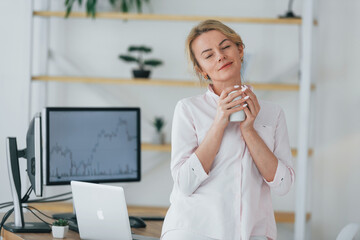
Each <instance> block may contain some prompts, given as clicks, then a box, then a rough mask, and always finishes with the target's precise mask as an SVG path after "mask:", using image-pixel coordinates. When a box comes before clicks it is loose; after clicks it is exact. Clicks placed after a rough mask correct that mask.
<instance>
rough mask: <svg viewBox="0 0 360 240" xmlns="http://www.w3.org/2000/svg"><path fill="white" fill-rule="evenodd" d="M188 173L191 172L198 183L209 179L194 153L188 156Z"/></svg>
mask: <svg viewBox="0 0 360 240" xmlns="http://www.w3.org/2000/svg"><path fill="white" fill-rule="evenodd" d="M189 160H190V161H189V162H190V164H189V166H190V171H192V172H193V173H194V174H195V176H196V178H197V179H198V181H199V182H202V181H204V180H205V179H206V178H208V177H209V175H207V174H206V172H205V170H204V168H203V166H202V164H201V162H200V160H199V158H198V157H197V156H196V154H195V153H193V154H192V155H191V156H190V159H189Z"/></svg>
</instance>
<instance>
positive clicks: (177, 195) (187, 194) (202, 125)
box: [161, 20, 295, 240]
mask: <svg viewBox="0 0 360 240" xmlns="http://www.w3.org/2000/svg"><path fill="white" fill-rule="evenodd" d="M186 49H187V53H188V57H189V59H190V61H191V63H192V65H193V68H194V70H195V72H196V74H197V75H198V76H199V78H200V79H205V80H207V81H209V82H210V84H209V85H208V90H207V92H206V93H204V94H202V95H199V96H195V97H190V98H186V99H182V100H180V101H179V102H178V104H177V105H176V108H175V112H174V118H173V126H172V156H171V173H172V177H173V180H174V187H173V191H172V193H171V196H170V202H171V206H170V208H169V210H168V212H167V215H166V218H165V221H164V225H163V229H162V237H161V239H163V240H177V239H183V240H192V239H194V240H195V239H196V240H213V239H221V240H234V239H239V240H240V239H241V240H248V239H251V240H260V239H261V240H263V239H264V240H266V239H272V240H274V239H276V224H275V219H274V211H273V208H272V201H271V191H273V192H274V193H276V194H278V195H284V194H286V193H287V192H288V191H289V189H290V188H291V186H292V184H293V182H294V176H295V173H294V170H293V167H292V162H291V161H292V160H291V150H290V145H289V139H288V132H287V127H286V121H285V116H284V112H283V110H282V109H281V108H280V107H279V106H278V105H275V104H273V103H270V102H265V101H260V100H258V99H257V97H256V95H255V94H254V92H253V91H252V89H251V87H248V86H245V85H242V82H241V74H240V70H241V66H242V62H243V57H244V44H243V42H242V40H241V38H240V36H239V35H238V34H237V33H235V32H234V31H233V30H232V29H231V28H229V27H228V26H226V25H224V24H222V23H221V22H219V21H216V20H207V21H204V22H201V23H200V24H198V25H197V26H195V27H194V28H193V29H192V30H191V32H190V34H189V36H188V38H187V41H186ZM234 91H235V92H234ZM231 92H233V93H232V94H229V93H231ZM239 96H241V99H238V97H239ZM235 98H236V99H238V100H236V99H235ZM238 111H244V112H245V116H246V118H245V120H244V121H242V122H230V121H229V116H230V115H231V114H232V113H235V112H238Z"/></svg>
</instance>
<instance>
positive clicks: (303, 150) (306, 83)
mask: <svg viewBox="0 0 360 240" xmlns="http://www.w3.org/2000/svg"><path fill="white" fill-rule="evenodd" d="M312 1H313V0H304V1H303V14H302V16H303V19H279V18H240V17H219V16H185V15H159V14H124V13H117V12H107V13H97V14H96V18H99V19H113V20H119V19H122V20H136V21H138V20H141V21H194V22H198V21H203V20H205V19H209V18H211V19H217V20H220V21H222V22H226V23H229V22H232V23H247V24H249V23H250V24H266V25H269V24H275V25H279V24H283V25H294V26H301V27H302V29H301V30H302V34H301V57H302V58H301V71H302V74H301V80H300V84H283V83H255V82H251V83H250V84H251V85H252V86H253V87H254V88H255V89H256V90H264V91H299V93H300V94H299V96H300V101H299V102H300V110H299V115H300V117H299V118H300V121H299V129H298V133H299V141H298V146H299V147H298V148H297V149H292V154H293V156H294V157H295V156H296V157H297V158H298V167H297V185H296V187H297V196H296V201H297V203H296V214H294V213H285V214H282V213H278V212H276V213H275V216H277V217H276V219H277V221H279V222H287V223H295V239H296V240H303V239H305V224H306V222H307V221H309V220H310V219H311V214H310V213H306V208H305V200H306V178H307V176H306V171H307V160H308V157H309V156H312V155H313V150H312V149H308V125H309V105H310V104H309V98H310V94H311V90H314V89H315V86H314V85H313V84H311V81H310V79H311V69H310V66H311V37H312V33H311V30H312V27H313V26H314V25H317V22H316V21H314V20H313V16H312V14H313V7H312ZM64 16H65V12H64V11H33V12H32V16H31V18H32V19H33V18H34V17H42V18H51V17H58V18H64ZM69 17H70V18H87V16H86V14H85V13H83V12H72V13H71V14H70V16H69ZM31 39H32V36H31ZM29 79H30V81H31V82H35V81H37V82H49V81H57V82H66V83H89V84H133V85H144V86H146V85H157V86H175V87H199V86H200V85H199V84H198V83H197V82H195V81H184V80H170V79H150V80H149V79H137V80H134V79H127V78H102V77H81V76H80V77H79V76H76V77H75V76H49V75H41V76H29ZM30 88H31V87H30ZM30 96H31V89H30ZM30 107H31V106H30ZM141 148H142V150H146V151H160V152H170V150H171V146H170V144H166V145H153V144H148V143H143V144H142V147H141Z"/></svg>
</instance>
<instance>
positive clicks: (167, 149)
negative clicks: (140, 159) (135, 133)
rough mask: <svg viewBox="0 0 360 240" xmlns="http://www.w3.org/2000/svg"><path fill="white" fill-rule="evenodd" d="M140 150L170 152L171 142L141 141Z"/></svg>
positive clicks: (293, 153) (293, 152) (310, 150)
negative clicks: (152, 142) (153, 142)
mask: <svg viewBox="0 0 360 240" xmlns="http://www.w3.org/2000/svg"><path fill="white" fill-rule="evenodd" d="M141 150H144V151H159V152H171V144H159V145H157V144H151V143H143V144H141ZM291 153H292V155H293V157H296V156H297V149H295V148H292V149H291ZM308 155H309V156H312V155H313V150H312V149H309V152H308Z"/></svg>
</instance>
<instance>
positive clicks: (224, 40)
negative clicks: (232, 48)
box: [201, 38, 229, 55]
mask: <svg viewBox="0 0 360 240" xmlns="http://www.w3.org/2000/svg"><path fill="white" fill-rule="evenodd" d="M227 40H229V39H227V38H225V39H224V40H222V41H221V42H220V43H219V46H221V44H223V43H224V42H225V41H227ZM211 50H212V49H211V48H209V49H206V50H204V51H202V52H201V55H202V54H203V53H205V52H208V51H211Z"/></svg>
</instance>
